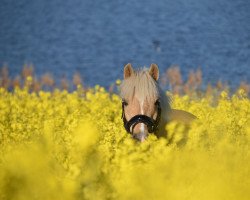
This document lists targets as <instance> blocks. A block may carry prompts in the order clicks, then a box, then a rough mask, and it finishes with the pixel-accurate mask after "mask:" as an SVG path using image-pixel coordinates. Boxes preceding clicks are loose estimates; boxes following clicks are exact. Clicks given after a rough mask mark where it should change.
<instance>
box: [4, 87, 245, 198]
mask: <svg viewBox="0 0 250 200" xmlns="http://www.w3.org/2000/svg"><path fill="white" fill-rule="evenodd" d="M169 95H170V96H172V99H173V102H172V107H174V108H178V109H183V110H186V111H189V112H192V113H193V114H195V115H196V116H197V117H198V118H199V120H197V121H195V122H194V123H193V124H192V125H191V126H190V129H189V130H186V129H185V128H184V127H182V126H181V125H179V124H175V123H171V124H168V126H167V127H166V128H167V129H168V133H169V134H168V136H167V137H166V138H161V139H157V138H156V137H155V136H154V135H150V136H149V138H148V139H147V141H145V142H143V143H138V142H136V141H134V140H133V139H131V137H130V135H129V134H127V133H126V132H125V130H124V128H123V124H122V120H121V100H120V98H119V96H118V95H116V94H109V93H108V92H106V91H105V90H104V89H103V88H102V87H99V86H96V87H95V88H93V89H91V90H89V91H88V92H87V93H83V92H82V90H81V87H80V86H79V88H78V90H76V91H74V92H71V93H69V92H67V91H59V90H55V91H53V92H45V91H40V92H38V93H29V92H28V91H27V89H25V88H24V89H15V90H14V91H13V92H8V91H6V90H5V89H3V88H1V89H0V199H2V200H5V199H15V200H27V199H32V200H33V199H42V200H45V199H46V200H47V199H66V200H67V199H94V200H96V199H97V200H98V199H129V200H132V199H133V200H134V199H150V200H151V199H170V200H172V199H173V200H176V199H182V200H183V199H190V200H196V199H197V200H203V199H209V200H211V199H213V200H215V199H219V200H222V199H225V200H230V199H234V200H236V199H240V200H244V199H250V189H249V188H250V172H249V166H250V155H249V153H250V151H249V139H250V100H249V98H248V97H246V96H245V95H244V93H243V92H242V91H239V92H237V94H235V95H233V96H231V97H229V96H228V94H227V93H226V92H223V93H222V94H221V95H220V96H219V98H218V99H217V100H216V101H214V100H211V99H212V97H206V98H202V99H191V98H190V97H188V96H182V97H180V96H173V95H171V94H169Z"/></svg>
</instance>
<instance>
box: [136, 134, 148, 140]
mask: <svg viewBox="0 0 250 200" xmlns="http://www.w3.org/2000/svg"><path fill="white" fill-rule="evenodd" d="M133 138H134V139H136V140H138V141H140V142H143V141H144V140H146V138H147V134H145V133H135V134H133Z"/></svg>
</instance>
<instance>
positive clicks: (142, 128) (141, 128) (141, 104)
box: [140, 101, 145, 133]
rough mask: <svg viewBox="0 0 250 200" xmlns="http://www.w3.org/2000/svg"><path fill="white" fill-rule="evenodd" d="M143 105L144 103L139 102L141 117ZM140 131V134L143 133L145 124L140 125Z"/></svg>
mask: <svg viewBox="0 0 250 200" xmlns="http://www.w3.org/2000/svg"><path fill="white" fill-rule="evenodd" d="M143 103H144V101H141V103H140V107H141V114H142V115H143V114H144V111H143ZM140 131H141V133H144V131H145V124H144V123H141V127H140Z"/></svg>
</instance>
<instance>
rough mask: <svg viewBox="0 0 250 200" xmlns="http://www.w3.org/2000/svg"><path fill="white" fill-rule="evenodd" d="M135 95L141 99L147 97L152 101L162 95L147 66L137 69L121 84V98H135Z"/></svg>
mask: <svg viewBox="0 0 250 200" xmlns="http://www.w3.org/2000/svg"><path fill="white" fill-rule="evenodd" d="M134 97H136V98H137V99H138V100H139V101H140V100H144V99H147V100H148V101H150V102H151V101H155V100H157V99H158V98H159V97H160V94H159V88H158V85H157V82H156V81H155V80H154V79H153V78H152V76H151V75H150V74H149V71H148V69H147V68H145V67H144V68H142V69H139V70H137V71H135V72H134V74H133V75H131V77H129V78H127V79H125V80H123V82H122V84H121V98H122V99H133V98H134Z"/></svg>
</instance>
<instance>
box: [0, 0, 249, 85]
mask: <svg viewBox="0 0 250 200" xmlns="http://www.w3.org/2000/svg"><path fill="white" fill-rule="evenodd" d="M128 62H131V63H132V64H133V65H134V66H149V65H150V64H151V63H152V62H154V63H157V64H158V65H159V67H160V71H161V72H164V71H165V70H166V69H167V68H168V67H169V66H171V65H179V66H180V68H181V71H182V72H183V74H187V72H188V71H189V70H190V69H197V68H198V67H200V68H201V69H202V71H203V78H204V80H205V81H206V82H211V83H214V82H215V81H217V80H218V79H221V80H223V81H228V83H229V84H231V85H233V86H234V85H238V84H239V83H240V81H242V80H245V81H248V82H250V1H249V0H174V1H173V0H158V1H146V0H144V1H139V0H127V1H118V0H108V1H102V0H70V1H68V0H65V1H60V0H40V1H39V0H34V1H28V0H18V1H17V0H1V4H0V65H3V64H7V65H8V66H9V69H10V74H11V75H12V76H15V75H16V74H18V73H19V72H20V71H21V68H22V66H23V64H24V63H33V64H34V66H35V71H36V74H38V75H40V74H42V73H45V72H51V73H52V74H53V75H54V77H55V78H58V79H59V78H61V77H62V76H66V77H68V78H71V77H72V75H73V74H74V73H75V72H80V73H81V75H82V76H83V78H84V83H85V84H87V85H90V86H92V85H95V84H101V85H103V86H108V85H110V84H111V83H113V82H114V81H115V80H116V79H118V78H122V70H123V66H124V64H126V63H128Z"/></svg>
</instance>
